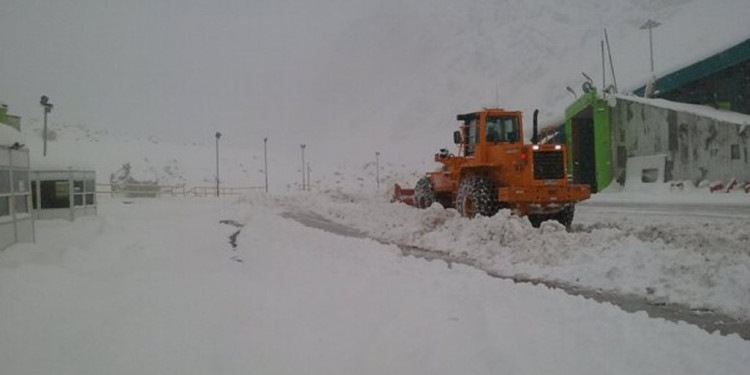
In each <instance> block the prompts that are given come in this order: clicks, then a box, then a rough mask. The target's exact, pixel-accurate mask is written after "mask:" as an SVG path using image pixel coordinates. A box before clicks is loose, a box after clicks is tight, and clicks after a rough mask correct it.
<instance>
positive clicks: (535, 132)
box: [531, 109, 539, 144]
mask: <svg viewBox="0 0 750 375" xmlns="http://www.w3.org/2000/svg"><path fill="white" fill-rule="evenodd" d="M538 115H539V110H538V109H535V110H534V130H533V132H532V133H531V143H532V144H537V142H539V131H538V128H537V121H536V118H537V116H538Z"/></svg>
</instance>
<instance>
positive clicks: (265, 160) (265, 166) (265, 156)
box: [263, 137, 268, 193]
mask: <svg viewBox="0 0 750 375" xmlns="http://www.w3.org/2000/svg"><path fill="white" fill-rule="evenodd" d="M267 143H268V137H266V138H263V172H265V175H266V193H268V152H267V149H266V144H267Z"/></svg>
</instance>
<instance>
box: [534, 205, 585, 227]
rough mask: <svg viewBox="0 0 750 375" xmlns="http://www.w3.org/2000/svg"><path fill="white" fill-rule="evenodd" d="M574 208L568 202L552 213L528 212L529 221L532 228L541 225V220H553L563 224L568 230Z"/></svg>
mask: <svg viewBox="0 0 750 375" xmlns="http://www.w3.org/2000/svg"><path fill="white" fill-rule="evenodd" d="M575 208H576V206H575V205H572V204H569V205H567V206H565V208H563V209H562V211H560V212H557V213H554V214H529V216H528V217H529V222H531V226H533V227H534V228H539V227H540V226H541V225H542V222H544V221H547V220H555V221H557V222H559V223H560V224H562V225H564V226H565V228H566V229H568V230H570V224H572V223H573V214H574V213H575Z"/></svg>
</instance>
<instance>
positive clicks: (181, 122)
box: [0, 0, 368, 139]
mask: <svg viewBox="0 0 750 375" xmlns="http://www.w3.org/2000/svg"><path fill="white" fill-rule="evenodd" d="M367 4H368V2H367V1H358V0H325V1H315V2H313V1H303V0H295V1H286V0H285V1H274V0H260V1H259V0H251V1H248V0H220V1H201V0H158V1H150V0H148V1H142V0H136V1H121V0H114V1H113V0H60V1H52V0H46V1H45V0H3V1H2V2H0V52H1V54H0V100H2V101H4V102H5V103H7V104H9V105H10V112H11V113H14V114H17V115H21V116H23V117H24V118H25V120H33V119H34V118H37V119H38V118H40V117H41V109H40V108H39V106H38V102H39V97H40V96H41V95H42V94H46V95H48V96H49V97H50V101H51V102H52V103H53V104H54V105H55V109H54V111H53V114H52V121H53V122H54V121H59V122H62V123H65V124H86V125H88V126H92V127H95V128H109V129H111V128H122V129H127V131H128V132H136V133H144V134H149V135H150V134H153V135H157V136H162V137H167V136H170V135H173V134H174V133H175V132H178V133H181V135H182V137H181V138H183V139H200V137H202V136H203V134H213V131H214V130H221V129H225V130H226V129H227V128H228V129H236V130H240V129H241V130H242V131H243V132H244V133H245V134H246V135H248V136H249V135H253V134H254V135H259V134H261V133H264V130H262V129H263V128H264V127H267V126H268V124H267V123H268V122H271V121H274V119H282V118H283V119H285V120H289V117H293V116H288V117H287V115H284V114H282V113H280V112H284V108H299V107H300V106H301V107H305V106H307V107H305V108H306V109H305V110H307V111H311V110H315V109H314V108H311V107H309V106H310V104H308V103H305V102H306V100H304V99H305V98H306V97H307V98H309V97H310V96H313V95H314V94H315V93H314V92H313V91H311V89H310V85H311V84H312V83H313V82H317V81H320V78H319V75H321V74H324V73H325V72H321V71H320V70H319V69H317V68H315V67H316V66H319V64H321V63H322V61H320V60H321V59H325V58H326V55H327V54H326V53H325V50H326V48H330V47H329V46H327V45H326V43H327V40H330V37H331V36H332V35H335V34H340V33H341V31H342V29H345V28H346V27H347V24H349V23H351V22H354V21H355V20H356V17H357V16H356V15H357V14H360V13H362V12H366V11H367V9H368V6H367ZM328 43H330V42H328ZM316 60H317V61H316ZM297 111H299V110H298V109H297V110H294V111H293V112H296V113H298V112H297ZM27 123H28V122H27ZM264 123H266V124H264ZM287 123H288V122H287ZM230 133H231V130H230ZM236 133H238V132H235V134H236Z"/></svg>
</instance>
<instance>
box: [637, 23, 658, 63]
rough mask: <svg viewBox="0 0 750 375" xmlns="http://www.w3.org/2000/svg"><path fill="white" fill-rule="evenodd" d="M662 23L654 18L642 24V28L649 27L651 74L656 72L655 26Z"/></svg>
mask: <svg viewBox="0 0 750 375" xmlns="http://www.w3.org/2000/svg"><path fill="white" fill-rule="evenodd" d="M659 25H661V23H659V22H656V21H654V20H648V21H646V23H644V24H643V25H642V26H641V30H644V29H648V49H649V52H650V56H651V75H652V76H653V74H654V38H653V30H654V28H655V27H657V26H659Z"/></svg>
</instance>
